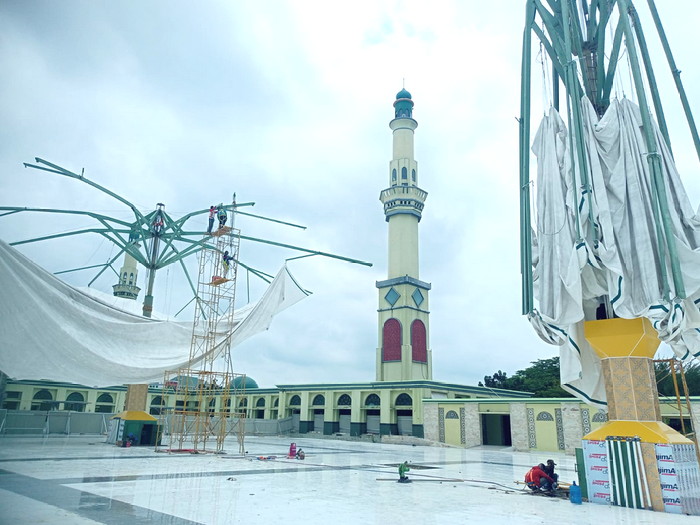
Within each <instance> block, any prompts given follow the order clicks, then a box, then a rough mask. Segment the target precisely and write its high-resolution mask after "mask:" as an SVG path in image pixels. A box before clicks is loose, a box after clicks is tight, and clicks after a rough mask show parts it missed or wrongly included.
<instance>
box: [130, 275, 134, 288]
mask: <svg viewBox="0 0 700 525" xmlns="http://www.w3.org/2000/svg"><path fill="white" fill-rule="evenodd" d="M132 284H134V274H133V273H132V274H129V286H131V285H132Z"/></svg>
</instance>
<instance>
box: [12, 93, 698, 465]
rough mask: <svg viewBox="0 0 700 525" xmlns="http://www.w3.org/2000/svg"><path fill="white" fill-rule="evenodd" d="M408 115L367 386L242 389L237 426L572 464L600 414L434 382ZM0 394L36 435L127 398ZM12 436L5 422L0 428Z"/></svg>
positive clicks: (156, 407) (125, 274) (394, 163)
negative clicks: (477, 449) (568, 457)
mask: <svg viewBox="0 0 700 525" xmlns="http://www.w3.org/2000/svg"><path fill="white" fill-rule="evenodd" d="M413 106H414V102H413V99H412V97H411V94H410V93H409V92H408V91H406V90H405V89H402V90H401V91H399V93H398V94H397V95H396V100H395V101H394V118H393V119H392V120H391V121H390V123H389V127H390V129H391V131H392V136H393V146H392V156H391V160H390V162H389V173H388V186H387V187H386V189H384V190H382V191H381V193H380V201H381V203H382V204H383V208H384V217H385V220H386V222H387V227H388V268H387V278H386V279H385V280H382V281H378V282H376V288H377V291H378V307H377V313H378V323H377V328H378V338H377V339H378V342H377V349H376V375H375V380H374V381H370V382H365V383H332V382H329V383H318V384H299V385H295V384H280V385H277V386H276V387H274V388H259V387H258V385H257V384H256V382H255V381H254V380H253V379H251V378H249V377H248V378H245V389H244V393H242V394H240V395H237V396H235V397H234V399H233V403H234V406H235V407H237V410H238V411H239V412H240V411H244V412H245V413H246V415H247V418H248V421H247V423H246V425H254V427H253V428H254V429H255V431H256V432H261V431H262V432H265V431H269V432H271V433H277V432H292V433H299V434H306V433H318V434H323V435H328V436H330V435H337V434H340V435H347V436H351V437H356V438H357V437H361V436H364V435H368V434H371V435H378V436H382V437H384V436H397V439H402V438H404V439H411V438H424V439H428V440H431V441H434V442H442V443H446V444H450V445H455V446H465V447H467V446H475V445H481V444H490V445H500V446H513V447H514V448H515V449H516V450H552V451H555V450H560V451H566V452H568V453H573V451H574V448H575V447H578V446H580V442H581V437H582V436H583V435H584V434H587V433H588V432H590V431H591V430H592V429H596V428H598V427H599V426H601V425H602V424H603V423H604V422H605V421H606V416H605V413H604V412H603V411H601V410H599V409H597V408H595V407H592V406H589V405H586V404H584V403H582V402H581V401H579V400H578V399H574V398H566V399H563V398H562V399H534V398H532V397H531V396H530V394H528V393H525V392H516V391H509V390H500V389H492V388H487V387H477V386H467V385H459V384H448V383H442V382H438V381H434V380H433V369H432V350H431V348H430V322H429V321H430V298H429V296H430V290H431V284H430V283H429V282H426V281H423V280H421V278H420V274H419V254H420V250H419V224H420V221H421V218H422V215H423V209H424V205H425V202H426V198H427V195H428V194H427V192H426V191H425V190H423V189H422V188H421V187H420V186H419V180H420V178H419V170H418V163H417V162H416V160H415V155H414V134H415V131H416V128H417V126H418V122H417V121H416V120H415V119H414V118H413ZM136 276H137V269H136V263H135V261H133V259H130V256H129V255H126V256H125V261H124V266H123V268H122V269H121V271H120V278H119V283H118V284H117V285H115V286H114V294H115V295H120V296H122V297H129V298H133V299H135V298H136V296H137V295H138V292H139V288H138V287H137V286H136ZM237 386H239V387H241V386H242V385H237ZM5 390H6V392H5V399H4V402H3V404H2V409H4V410H0V422H2V421H4V419H3V416H4V417H6V418H8V421H9V420H10V418H11V416H12V415H11V414H8V411H13V412H17V414H14V415H15V416H17V417H19V415H18V414H21V413H24V414H25V415H27V417H29V416H31V415H32V412H33V413H34V415H35V416H37V417H36V418H35V419H36V422H35V423H32V424H30V423H27V421H28V419H27V418H25V419H23V420H22V421H24V423H22V424H23V425H24V428H35V427H34V426H32V425H36V428H37V429H39V428H42V427H41V425H48V424H49V423H48V422H47V421H48V420H49V418H45V417H44V415H43V414H40V412H43V411H58V412H64V413H65V412H66V411H68V412H69V413H81V415H87V414H86V413H90V412H93V413H98V414H102V415H104V416H105V417H106V416H108V415H109V414H112V413H118V412H120V411H121V410H122V409H123V407H124V403H125V397H126V387H125V386H117V387H111V388H101V389H92V388H88V387H83V386H79V385H73V384H68V383H57V382H48V381H15V380H7V385H6V387H5ZM163 395H164V385H156V384H154V385H151V386H149V389H148V396H147V406H146V407H145V408H146V411H149V412H150V413H151V414H153V415H158V414H159V413H160V410H161V407H162V406H163ZM217 403H219V401H217ZM220 408H221V407H218V406H217V410H218V409H220ZM3 412H4V414H3ZM662 414H663V415H664V416H665V417H666V419H667V420H668V419H670V418H673V417H674V416H675V415H677V414H674V412H673V410H670V409H668V408H664V407H662ZM62 421H63V420H62ZM694 423H699V424H700V422H694ZM61 424H63V425H65V422H64V423H60V424H59V426H60V425H61ZM76 424H79V423H74V424H73V428H77V427H76V426H75V425H76ZM101 424H104V423H101ZM11 427H12V423H11V422H10V423H8V425H5V428H6V429H7V428H11ZM265 429H267V430H265ZM44 430H46V431H50V429H48V430H47V429H46V428H44ZM59 431H60V429H59ZM99 431H100V430H98V432H99ZM398 436H400V437H398Z"/></svg>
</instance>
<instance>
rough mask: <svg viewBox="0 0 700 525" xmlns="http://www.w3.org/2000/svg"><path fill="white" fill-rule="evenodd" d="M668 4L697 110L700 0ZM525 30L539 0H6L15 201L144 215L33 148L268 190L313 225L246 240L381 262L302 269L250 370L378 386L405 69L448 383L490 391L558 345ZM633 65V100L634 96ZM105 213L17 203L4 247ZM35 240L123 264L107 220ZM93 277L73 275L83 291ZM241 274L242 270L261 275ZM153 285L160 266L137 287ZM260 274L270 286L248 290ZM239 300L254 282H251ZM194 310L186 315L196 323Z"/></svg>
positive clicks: (428, 272)
mask: <svg viewBox="0 0 700 525" xmlns="http://www.w3.org/2000/svg"><path fill="white" fill-rule="evenodd" d="M638 3H639V4H640V5H639V6H638V7H639V10H640V13H641V15H642V17H643V22H645V23H646V25H645V26H644V27H645V28H646V31H647V38H648V40H649V43H650V46H652V48H653V49H654V53H653V56H654V58H655V59H656V60H657V66H656V71H657V74H658V76H659V79H658V80H659V84H660V88H661V91H662V93H664V94H665V95H666V99H667V100H668V103H667V104H666V106H665V109H666V111H667V114H668V118H669V121H670V124H671V126H670V127H671V133H672V141H673V146H674V152H675V153H676V158H677V161H678V164H679V167H680V171H681V174H682V176H683V177H684V181H685V182H686V186H687V190H688V193H689V194H690V197H691V202H693V204H694V205H697V203H698V201H700V176H699V175H700V173H699V172H700V170H699V169H698V159H697V157H696V155H695V152H694V150H693V146H692V141H691V139H690V135H689V133H688V131H687V128H686V127H684V125H683V120H682V113H681V108H680V104H679V103H678V101H677V97H676V96H675V90H674V87H673V81H672V77H671V75H670V74H669V73H668V67H667V65H666V62H665V61H664V60H663V54H662V52H661V50H660V46H659V44H658V39H657V38H655V36H654V34H653V28H652V25H651V23H649V20H648V18H649V17H648V16H647V8H646V3H645V2H638ZM657 4H658V8H659V11H660V13H661V16H662V19H663V20H664V23H665V26H666V30H667V34H668V35H669V38H670V41H671V45H672V48H673V50H674V55H675V58H676V62H677V64H678V66H679V68H680V69H681V70H683V79H684V82H685V85H686V88H687V90H688V94H689V98H690V101H691V105H692V107H693V109H694V110H695V111H696V112H698V114H700V104H699V103H698V95H700V67H698V66H697V56H696V50H697V49H698V47H699V46H698V31H697V27H696V22H697V20H698V18H699V15H700V3H698V2H695V1H693V0H673V1H671V0H657ZM523 23H524V2H523V1H521V0H500V1H491V2H484V1H476V0H470V1H455V2H448V1H440V2H434V3H428V2H424V1H415V2H398V1H374V2H370V1H367V2H362V1H361V2H355V3H353V4H348V3H346V2H342V3H341V2H329V1H318V2H312V1H308V2H291V1H290V2H283V1H265V2H254V1H240V2H226V1H220V2H216V1H203V2H184V1H173V0H170V1H167V2H165V1H151V2H137V1H117V2H107V1H95V0H91V1H75V0H66V1H63V2H50V1H35V0H3V1H2V2H0V71H2V77H3V78H2V80H1V81H0V122H1V123H2V125H1V128H0V205H4V206H30V207H46V208H63V209H75V210H91V211H96V212H99V213H104V214H107V215H112V216H116V217H120V218H125V219H126V218H128V217H129V213H128V210H127V209H125V206H123V205H121V204H119V203H118V202H116V201H114V200H113V199H110V198H108V197H106V196H105V195H103V194H101V193H99V192H98V191H96V190H94V189H93V188H90V187H89V186H87V185H86V184H82V183H80V182H78V181H75V180H72V179H68V178H65V177H60V176H58V175H53V174H49V173H45V172H41V171H36V170H31V169H25V168H23V166H22V163H23V162H31V161H33V159H34V157H41V158H44V159H46V160H49V161H51V162H54V163H56V164H58V165H61V166H63V167H65V168H68V169H71V170H73V171H77V172H79V171H80V170H82V169H83V168H84V169H85V176H86V177H88V178H89V179H91V180H93V181H95V182H97V183H98V184H100V185H103V186H105V187H107V188H109V189H111V190H112V191H114V192H116V193H118V194H120V195H122V196H124V197H125V198H126V199H128V200H129V201H131V202H133V203H134V204H136V205H137V206H138V208H139V209H140V210H141V211H143V212H149V211H151V210H152V209H154V207H155V205H156V203H158V202H163V203H165V204H166V211H167V212H168V213H169V214H171V215H172V216H174V217H179V216H181V215H184V214H185V213H188V212H191V211H194V210H198V209H203V208H206V207H208V206H209V205H210V204H214V203H218V202H220V201H224V202H228V201H230V200H231V195H232V193H233V192H236V194H237V196H238V200H239V202H241V201H246V202H247V201H252V202H255V203H256V204H255V207H254V208H253V210H254V211H255V212H256V213H259V214H261V215H265V216H269V217H274V218H277V219H280V220H285V221H290V222H294V223H299V224H303V225H305V226H307V229H306V230H304V231H301V230H297V229H293V228H288V227H283V226H279V225H272V224H270V223H264V222H261V221H256V220H253V219H248V218H243V217H241V218H240V219H239V220H238V223H237V226H238V227H240V228H241V230H242V231H243V233H244V234H246V235H250V236H253V237H260V238H265V239H271V240H276V241H279V242H285V243H289V244H294V245H299V246H304V247H309V248H312V249H317V250H322V251H328V252H332V253H336V254H341V255H344V256H348V257H352V258H356V259H361V260H363V261H369V262H371V263H372V264H373V266H372V267H371V268H370V267H366V266H360V265H352V264H348V263H344V262H340V261H336V260H332V259H322V258H319V257H314V258H306V259H301V260H297V261H292V262H291V263H290V268H291V270H292V272H293V274H294V275H295V276H296V277H297V279H298V280H299V281H300V283H301V284H302V285H303V286H304V287H306V288H307V289H309V290H311V291H313V295H312V296H311V297H309V298H308V299H306V300H304V301H302V302H301V303H299V304H298V305H296V306H295V307H293V308H292V309H290V310H288V311H286V312H285V313H283V314H282V315H280V316H279V317H278V318H277V319H276V320H275V322H274V323H273V326H272V329H271V330H270V331H269V332H267V333H265V334H261V335H259V336H257V337H256V338H254V339H252V340H250V341H249V342H247V343H245V344H244V345H242V346H241V347H239V348H237V349H236V350H235V357H234V363H235V366H236V370H237V371H238V372H242V373H246V374H248V375H250V376H251V377H253V378H254V379H256V380H257V382H258V383H259V384H260V386H273V385H275V384H285V383H286V384H289V383H309V382H348V381H368V380H373V379H374V374H375V371H374V367H375V352H376V347H377V340H378V331H377V313H376V308H377V291H376V287H375V282H376V281H377V280H382V279H385V278H386V263H387V226H386V223H385V221H384V215H383V210H382V205H381V203H380V202H379V199H378V197H379V192H380V191H381V190H382V189H384V188H385V187H387V186H388V184H389V171H388V164H389V160H390V158H391V132H390V130H389V127H388V123H389V121H390V120H391V119H392V118H393V108H392V103H393V100H394V98H395V95H396V93H397V92H398V91H399V90H400V89H401V87H402V83H403V82H404V81H405V87H406V88H407V89H408V90H409V91H410V92H411V93H412V95H413V99H414V101H415V108H414V117H415V119H416V120H417V121H418V123H419V126H418V129H417V131H416V136H415V145H416V159H417V161H418V163H419V166H420V175H419V176H420V178H419V185H420V186H421V188H423V189H425V190H426V191H427V192H428V194H429V196H428V200H427V202H426V206H425V211H424V214H423V220H422V222H421V223H420V242H421V270H420V276H419V277H420V278H421V279H422V280H424V281H428V282H431V283H432V286H433V288H432V291H431V297H430V300H431V320H430V346H431V348H432V352H433V367H434V379H435V380H438V381H446V382H456V383H463V384H475V383H476V382H477V381H479V380H480V379H481V378H483V376H484V375H485V374H492V373H493V372H495V371H496V370H498V369H501V370H503V371H506V372H507V373H508V374H509V375H511V374H512V373H514V372H515V371H516V370H519V369H522V368H525V367H527V366H529V363H530V362H532V361H534V360H536V359H540V358H549V357H553V356H554V355H557V349H556V348H554V347H550V346H547V345H545V344H544V343H542V342H540V340H539V339H538V338H537V337H536V336H535V334H534V332H533V330H532V329H531V328H530V326H529V324H528V323H527V321H526V319H525V318H524V317H522V316H521V315H520V275H519V246H518V243H519V225H518V220H519V219H518V128H517V122H516V119H515V117H516V116H518V115H519V112H520V109H519V105H520V61H521V42H522V31H523ZM535 52H536V53H537V49H535ZM625 60H626V59H625ZM625 60H622V61H621V62H622V70H621V71H622V73H621V74H620V81H619V82H618V94H619V95H620V96H622V95H623V94H625V95H628V96H633V92H632V90H631V89H630V87H629V85H630V83H629V73H628V72H627V70H626V69H625ZM545 71H548V67H546V68H545ZM547 75H548V73H545V76H547ZM542 76H543V72H542V66H541V65H540V64H538V63H537V62H535V63H534V64H533V78H534V83H535V86H534V88H533V107H534V108H535V109H534V110H533V121H534V122H533V126H536V125H537V124H538V120H539V117H538V115H541V114H542V112H543V108H544V107H547V106H548V105H549V103H550V101H549V91H550V90H548V89H543V88H542V87H541V85H540V80H541V78H542ZM404 79H405V80H404ZM205 222H206V221H205V219H204V218H202V219H201V223H202V224H201V227H202V228H204V227H205ZM89 224H91V223H90V222H89V221H87V222H86V221H84V220H82V219H79V218H76V217H53V216H51V217H49V216H47V215H43V214H30V213H21V214H16V215H12V216H5V217H0V239H2V240H4V241H7V242H14V241H18V240H22V239H27V238H31V237H36V236H39V235H47V234H53V233H58V232H64V231H72V230H75V229H78V228H81V227H84V226H86V225H89ZM20 249H21V251H22V252H23V253H25V254H27V255H28V256H29V257H31V258H32V259H34V260H35V261H37V262H38V263H39V264H40V265H42V266H43V267H44V268H46V269H47V270H49V271H52V272H56V271H61V270H66V269H70V268H76V267H83V266H89V265H94V264H100V263H104V262H106V261H107V260H108V259H109V258H110V256H111V255H114V254H115V253H116V252H115V248H114V247H113V246H112V245H110V244H109V243H108V242H107V241H105V240H103V239H102V238H101V237H99V236H96V235H92V236H90V235H82V236H75V237H68V238H64V239H62V240H56V241H47V242H41V243H35V244H29V245H23V246H22V247H21V248H20ZM295 255H296V254H295V253H294V252H291V251H289V250H281V249H271V248H269V247H266V246H264V245H260V244H256V243H250V242H244V243H243V244H242V246H241V259H242V260H243V261H244V262H246V263H247V264H250V265H252V266H254V267H256V268H259V269H262V270H264V271H266V272H268V273H273V274H274V273H275V272H276V271H277V269H278V268H279V266H280V265H281V264H282V263H283V261H284V259H285V258H288V257H293V256H295ZM195 264H196V262H195V261H191V262H190V263H189V266H191V267H192V268H194V267H195ZM93 276H94V272H93V273H91V272H89V271H83V272H75V273H70V274H64V275H62V277H63V278H64V279H65V280H66V281H68V282H70V283H71V284H74V285H77V286H85V285H87V283H88V282H89V281H90V280H91V279H92V277H93ZM239 277H240V281H241V283H242V282H243V281H245V274H244V273H242V274H241V275H240V276H239ZM144 279H145V271H144V270H143V269H142V270H141V275H140V281H141V282H140V284H141V285H142V286H143V281H144ZM115 282H116V278H115V275H114V274H113V273H112V274H105V276H104V277H102V278H100V279H98V280H97V281H96V282H95V284H94V286H95V287H96V288H98V289H100V290H103V291H105V292H110V291H111V286H112V284H114V283H115ZM156 284H157V286H156V292H155V297H156V298H155V308H156V309H157V310H159V311H161V312H165V313H168V314H170V315H173V314H175V312H177V311H178V310H179V309H180V308H181V307H182V306H183V305H184V304H185V303H187V302H188V301H189V299H190V296H189V287H188V285H187V283H186V281H185V278H184V275H183V273H182V271H181V270H179V269H178V268H175V267H174V266H173V267H172V268H169V269H163V270H161V271H160V272H159V273H158V277H157V283H156ZM261 290H262V288H261V283H257V282H255V281H253V282H252V285H251V288H250V294H251V297H252V298H255V297H256V296H258V295H259V294H260V293H261ZM238 295H239V297H246V296H247V295H248V290H247V289H246V288H245V286H240V287H239V289H238ZM2 300H8V299H7V298H3V299H2ZM140 300H142V297H140ZM191 315H192V312H191V310H186V311H185V312H183V313H182V314H180V316H179V317H178V319H183V318H187V317H188V316H189V317H191Z"/></svg>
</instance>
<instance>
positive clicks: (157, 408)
mask: <svg viewBox="0 0 700 525" xmlns="http://www.w3.org/2000/svg"><path fill="white" fill-rule="evenodd" d="M162 408H163V396H153V399H151V406H150V407H149V409H148V413H149V414H151V415H152V416H159V415H160V413H161V411H162Z"/></svg>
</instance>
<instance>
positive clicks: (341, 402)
mask: <svg viewBox="0 0 700 525" xmlns="http://www.w3.org/2000/svg"><path fill="white" fill-rule="evenodd" d="M350 405H352V398H351V397H350V396H349V395H347V394H343V395H342V396H340V397H339V398H338V406H343V407H345V406H350Z"/></svg>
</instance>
